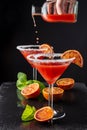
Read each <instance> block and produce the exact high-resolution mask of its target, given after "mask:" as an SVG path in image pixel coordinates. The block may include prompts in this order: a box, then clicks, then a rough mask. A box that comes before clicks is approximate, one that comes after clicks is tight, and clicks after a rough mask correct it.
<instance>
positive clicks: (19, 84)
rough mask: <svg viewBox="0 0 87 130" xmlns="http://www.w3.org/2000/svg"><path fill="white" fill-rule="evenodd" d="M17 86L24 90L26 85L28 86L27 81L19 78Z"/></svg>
mask: <svg viewBox="0 0 87 130" xmlns="http://www.w3.org/2000/svg"><path fill="white" fill-rule="evenodd" d="M16 86H17V88H18V89H19V90H22V89H23V88H24V87H26V82H21V81H20V80H19V79H18V80H17V81H16Z"/></svg>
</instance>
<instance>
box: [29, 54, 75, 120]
mask: <svg viewBox="0 0 87 130" xmlns="http://www.w3.org/2000/svg"><path fill="white" fill-rule="evenodd" d="M61 55H62V54H61V53H53V54H36V55H29V56H27V59H28V60H29V61H31V62H32V63H33V64H34V66H35V67H36V68H37V70H38V72H39V73H40V74H41V76H42V77H43V78H44V79H45V81H46V82H47V83H48V84H49V100H48V105H49V106H50V107H51V108H52V109H53V110H54V117H53V118H52V121H53V120H56V119H61V118H63V117H64V116H65V113H64V112H62V113H60V111H59V110H56V109H54V106H53V86H54V83H55V81H56V80H57V79H58V78H59V77H60V76H61V75H62V74H63V73H64V71H65V70H66V69H67V68H68V66H69V65H70V64H71V63H72V62H73V60H74V59H75V58H69V59H62V58H61Z"/></svg>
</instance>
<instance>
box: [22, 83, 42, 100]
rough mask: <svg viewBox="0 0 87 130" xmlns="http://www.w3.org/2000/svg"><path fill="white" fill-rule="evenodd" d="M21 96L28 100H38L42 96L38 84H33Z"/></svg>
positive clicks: (24, 89) (23, 90)
mask: <svg viewBox="0 0 87 130" xmlns="http://www.w3.org/2000/svg"><path fill="white" fill-rule="evenodd" d="M21 94H22V95H23V96H24V97H25V98H26V99H28V98H36V97H37V96H39V94H40V87H39V84H38V83H32V84H30V85H28V86H26V87H25V88H23V89H22V90H21Z"/></svg>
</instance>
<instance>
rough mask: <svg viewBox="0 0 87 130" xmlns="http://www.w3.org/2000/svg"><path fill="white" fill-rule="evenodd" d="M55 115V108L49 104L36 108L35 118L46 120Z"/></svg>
mask: <svg viewBox="0 0 87 130" xmlns="http://www.w3.org/2000/svg"><path fill="white" fill-rule="evenodd" d="M53 115H54V111H53V109H52V108H51V107H49V106H45V107H42V108H40V109H38V110H36V112H35V114H34V119H36V120H37V121H40V122H45V121H48V120H50V119H52V117H53Z"/></svg>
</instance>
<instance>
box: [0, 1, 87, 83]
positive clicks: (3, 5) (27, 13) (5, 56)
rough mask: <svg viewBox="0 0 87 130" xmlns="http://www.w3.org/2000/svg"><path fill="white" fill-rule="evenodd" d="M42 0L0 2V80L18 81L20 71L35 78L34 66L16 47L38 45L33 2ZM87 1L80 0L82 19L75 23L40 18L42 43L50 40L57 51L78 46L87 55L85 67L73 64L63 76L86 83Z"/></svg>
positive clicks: (0, 81)
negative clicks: (32, 13)
mask: <svg viewBox="0 0 87 130" xmlns="http://www.w3.org/2000/svg"><path fill="white" fill-rule="evenodd" d="M43 2H44V1H42V0H12V1H11V0H3V1H2V2H0V45H1V48H0V60H1V62H0V75H1V76H0V83H2V82H5V81H16V79H17V73H18V72H19V71H22V72H25V73H26V74H27V75H28V78H30V77H31V73H32V68H31V67H30V65H29V64H28V63H27V61H26V60H25V59H24V58H23V56H22V55H21V54H20V52H19V51H18V50H17V49H16V46H17V45H22V44H35V34H34V31H35V30H34V27H33V21H32V17H31V5H32V4H39V5H42V4H43ZM86 5H87V0H79V11H78V21H77V22H76V23H75V24H66V23H46V22H45V21H43V20H42V18H39V21H38V23H37V24H38V30H39V37H40V44H42V43H50V44H51V45H52V46H54V50H55V52H63V51H65V50H67V49H77V50H79V51H80V52H81V54H82V55H83V58H84V67H83V68H80V67H78V66H76V65H74V64H72V65H71V66H70V67H69V68H68V70H67V71H66V72H65V73H64V75H63V77H72V78H74V79H75V80H76V81H77V82H78V81H80V82H85V83H86V81H87V80H86V77H87V68H86V66H87V6H86Z"/></svg>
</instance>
